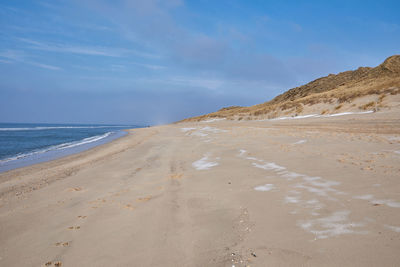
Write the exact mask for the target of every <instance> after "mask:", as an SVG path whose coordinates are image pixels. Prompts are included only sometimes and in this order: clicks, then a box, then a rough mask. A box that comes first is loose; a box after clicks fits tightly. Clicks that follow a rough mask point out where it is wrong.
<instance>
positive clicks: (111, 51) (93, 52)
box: [19, 38, 157, 58]
mask: <svg viewBox="0 0 400 267" xmlns="http://www.w3.org/2000/svg"><path fill="white" fill-rule="evenodd" d="M19 40H20V41H22V42H24V43H26V44H29V45H30V46H29V47H28V48H31V49H36V50H42V51H48V52H57V53H71V54H80V55H90V56H105V57H122V56H125V55H128V54H133V55H136V56H141V57H147V58H154V57H157V55H154V54H150V53H146V52H139V51H136V50H132V49H124V48H110V47H100V46H80V45H70V44H58V43H52V44H49V43H44V42H40V41H36V40H31V39H27V38H19Z"/></svg>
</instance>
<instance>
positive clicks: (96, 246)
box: [0, 111, 400, 266]
mask: <svg viewBox="0 0 400 267" xmlns="http://www.w3.org/2000/svg"><path fill="white" fill-rule="evenodd" d="M399 179H400V113H399V112H397V111H387V112H377V113H372V114H363V115H347V116H340V117H331V118H307V119H299V120H280V121H240V122H233V121H214V122H198V123H183V124H173V125H166V126H159V127H151V128H144V129H134V130H131V131H130V132H129V134H128V135H127V136H126V137H123V138H121V139H118V140H116V141H113V142H111V143H109V144H105V145H102V146H100V147H96V148H94V149H92V150H89V151H86V152H83V153H80V154H77V155H72V156H69V157H66V158H62V159H58V160H55V161H51V162H46V163H41V164H38V165H34V166H30V167H26V168H21V169H17V170H13V171H9V172H6V173H2V174H0V266H233V265H234V266H395V265H398V263H399V262H400V254H399V253H398V252H399V250H400V183H399Z"/></svg>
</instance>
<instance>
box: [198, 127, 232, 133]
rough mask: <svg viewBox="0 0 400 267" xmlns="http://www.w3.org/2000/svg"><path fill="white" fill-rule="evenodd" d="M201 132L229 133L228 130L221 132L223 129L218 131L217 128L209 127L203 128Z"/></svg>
mask: <svg viewBox="0 0 400 267" xmlns="http://www.w3.org/2000/svg"><path fill="white" fill-rule="evenodd" d="M200 130H201V131H206V132H211V133H226V132H227V130H221V129H218V128H215V127H209V126H206V127H203V128H201V129H200Z"/></svg>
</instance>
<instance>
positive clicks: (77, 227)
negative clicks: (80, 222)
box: [68, 226, 81, 230]
mask: <svg viewBox="0 0 400 267" xmlns="http://www.w3.org/2000/svg"><path fill="white" fill-rule="evenodd" d="M79 229H81V227H80V226H70V227H68V230H79Z"/></svg>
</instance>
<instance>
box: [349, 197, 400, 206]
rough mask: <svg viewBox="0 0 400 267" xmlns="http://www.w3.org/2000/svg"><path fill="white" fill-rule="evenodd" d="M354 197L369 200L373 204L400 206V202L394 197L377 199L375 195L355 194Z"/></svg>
mask: <svg viewBox="0 0 400 267" xmlns="http://www.w3.org/2000/svg"><path fill="white" fill-rule="evenodd" d="M353 198H354V199H361V200H369V201H370V202H371V203H372V204H377V205H386V206H388V207H391V208H400V202H397V201H394V200H392V199H376V198H374V195H363V196H355V197H353Z"/></svg>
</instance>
